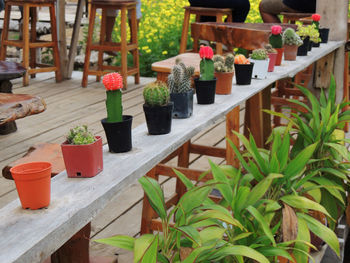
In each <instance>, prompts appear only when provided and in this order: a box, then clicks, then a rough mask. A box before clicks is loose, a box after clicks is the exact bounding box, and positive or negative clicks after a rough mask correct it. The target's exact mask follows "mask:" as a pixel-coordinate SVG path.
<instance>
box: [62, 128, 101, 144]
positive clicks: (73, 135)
mask: <svg viewBox="0 0 350 263" xmlns="http://www.w3.org/2000/svg"><path fill="white" fill-rule="evenodd" d="M94 141H96V139H95V136H94V135H93V134H92V133H91V132H90V131H88V127H87V125H80V126H77V127H75V128H73V129H70V131H69V133H68V135H67V142H68V143H69V144H74V145H83V144H90V143H93V142H94Z"/></svg>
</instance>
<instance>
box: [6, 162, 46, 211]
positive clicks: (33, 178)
mask: <svg viewBox="0 0 350 263" xmlns="http://www.w3.org/2000/svg"><path fill="white" fill-rule="evenodd" d="M51 168H52V166H51V163H48V162H32V163H24V164H19V165H16V166H14V167H12V168H11V169H10V172H11V174H12V177H13V179H14V180H15V183H16V188H17V192H18V196H19V199H20V201H21V204H22V207H23V208H24V209H27V208H29V209H33V210H34V209H39V208H43V207H47V206H49V204H50V194H51Z"/></svg>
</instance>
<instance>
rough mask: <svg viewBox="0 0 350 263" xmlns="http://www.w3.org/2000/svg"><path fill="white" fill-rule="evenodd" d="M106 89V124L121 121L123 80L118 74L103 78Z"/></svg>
mask: <svg viewBox="0 0 350 263" xmlns="http://www.w3.org/2000/svg"><path fill="white" fill-rule="evenodd" d="M102 82H103V85H104V86H105V87H106V93H107V99H106V108H107V122H121V121H123V107H122V92H121V89H122V88H123V78H122V76H121V75H120V74H119V73H110V74H107V75H105V76H104V77H103V79H102Z"/></svg>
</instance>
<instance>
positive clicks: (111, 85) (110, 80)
mask: <svg viewBox="0 0 350 263" xmlns="http://www.w3.org/2000/svg"><path fill="white" fill-rule="evenodd" d="M102 83H103V85H105V87H106V90H117V89H122V88H123V78H122V76H121V75H120V74H119V73H116V72H114V73H109V74H107V75H105V76H104V77H103V79H102Z"/></svg>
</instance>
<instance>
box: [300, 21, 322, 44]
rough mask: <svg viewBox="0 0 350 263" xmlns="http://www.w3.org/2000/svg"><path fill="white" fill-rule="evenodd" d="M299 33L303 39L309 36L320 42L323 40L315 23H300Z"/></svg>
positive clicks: (312, 39)
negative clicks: (301, 24) (302, 24)
mask: <svg viewBox="0 0 350 263" xmlns="http://www.w3.org/2000/svg"><path fill="white" fill-rule="evenodd" d="M297 34H298V36H300V38H301V39H303V40H304V39H305V38H307V37H309V38H310V41H312V42H315V43H319V42H320V41H321V39H320V33H319V32H318V30H317V28H316V25H315V24H312V25H307V26H300V25H298V29H297Z"/></svg>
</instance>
